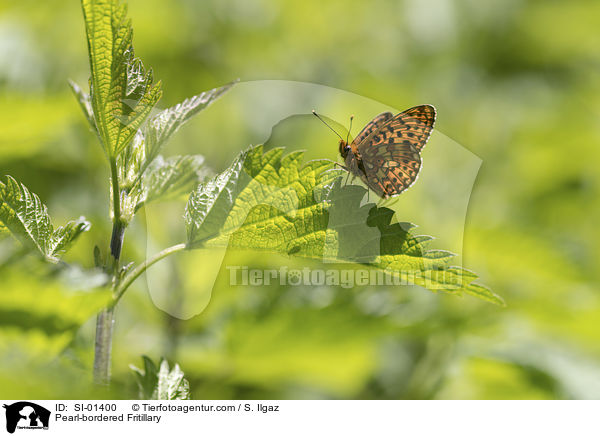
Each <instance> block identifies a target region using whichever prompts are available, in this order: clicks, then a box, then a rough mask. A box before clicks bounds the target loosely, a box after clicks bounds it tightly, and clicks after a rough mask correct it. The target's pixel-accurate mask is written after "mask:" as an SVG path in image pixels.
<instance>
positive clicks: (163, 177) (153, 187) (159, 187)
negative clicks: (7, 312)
mask: <svg viewBox="0 0 600 436" xmlns="http://www.w3.org/2000/svg"><path fill="white" fill-rule="evenodd" d="M203 164H204V157H202V156H200V155H193V156H173V157H170V158H168V159H166V160H165V159H163V158H162V157H161V156H158V157H157V158H156V159H154V162H152V164H151V165H150V167H149V168H148V169H147V170H146V172H145V173H144V180H143V191H144V194H143V196H142V199H141V202H140V203H138V206H137V208H138V209H139V208H140V207H141V206H143V205H144V204H147V203H150V202H153V201H158V200H166V199H170V198H175V197H177V196H180V195H182V194H184V193H189V192H190V191H191V190H192V189H194V187H195V186H196V185H197V184H198V182H200V181H202V180H203V179H204V178H205V177H206V176H207V175H208V171H207V170H206V169H205V168H203Z"/></svg>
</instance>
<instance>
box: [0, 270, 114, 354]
mask: <svg viewBox="0 0 600 436" xmlns="http://www.w3.org/2000/svg"><path fill="white" fill-rule="evenodd" d="M52 267H53V268H54V269H55V268H56V267H55V266H54V265H53V266H52ZM51 272H54V274H52V273H51V274H47V273H44V274H40V268H39V267H38V268H35V269H34V270H29V269H23V270H22V269H21V268H20V267H19V268H14V267H13V268H10V269H7V270H5V274H4V275H3V279H2V280H3V282H2V290H1V292H0V320H1V321H0V353H1V354H2V355H3V356H5V357H6V358H8V357H9V356H11V355H16V353H20V354H23V356H24V358H25V359H26V360H27V361H28V362H30V363H31V362H36V361H37V362H48V361H50V360H52V359H54V358H56V357H57V356H58V355H59V353H61V352H62V351H63V350H64V348H65V347H67V346H68V345H69V343H70V342H71V341H72V340H73V338H74V336H75V334H76V333H77V331H78V330H79V328H80V327H81V325H82V324H83V323H85V322H86V321H87V320H89V319H90V318H91V317H92V316H94V315H95V314H96V313H97V312H98V311H99V310H100V309H102V308H103V307H104V306H106V305H107V304H108V303H109V302H110V301H111V300H112V292H111V290H110V289H109V288H107V287H103V286H102V283H104V282H106V277H105V276H104V275H103V274H100V273H97V272H96V273H93V272H87V271H86V272H84V271H78V270H71V269H70V268H67V269H64V268H61V269H60V270H59V272H60V274H55V272H56V271H52V270H51ZM90 286H92V287H93V288H90ZM99 286H100V287H99ZM21 364H25V362H21Z"/></svg>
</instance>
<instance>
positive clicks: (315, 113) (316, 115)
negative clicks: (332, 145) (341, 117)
mask: <svg viewBox="0 0 600 436" xmlns="http://www.w3.org/2000/svg"><path fill="white" fill-rule="evenodd" d="M312 113H313V115H314V116H315V117H317V118H318V119H319V120H321V122H322V123H323V124H325V125H326V126H327V127H329V129H330V130H331V131H332V132H333V133H335V134H336V135H337V136H338V138H340V139H341V140H342V141H343V140H344V138H342V137H341V136H340V134H339V133H338V132H336V131H335V130H333V127H331V126H330V125H329V124H327V123H326V122H325V121H324V120H323V118H321V117H320V116H319V114H317V112H315V110H314V109H313V111H312Z"/></svg>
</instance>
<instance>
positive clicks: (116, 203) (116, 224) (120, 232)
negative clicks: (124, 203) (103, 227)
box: [94, 158, 126, 385]
mask: <svg viewBox="0 0 600 436" xmlns="http://www.w3.org/2000/svg"><path fill="white" fill-rule="evenodd" d="M110 173H111V177H110V179H111V183H112V193H113V198H112V200H113V229H112V235H111V238H110V254H111V256H112V265H111V272H112V275H113V281H112V289H113V294H114V292H115V290H116V289H117V287H118V286H119V259H120V257H121V250H122V249H123V237H124V235H125V227H126V225H125V223H123V222H121V201H120V195H121V193H120V190H119V178H118V172H117V162H116V159H115V158H111V159H110ZM114 322H115V305H114V304H110V305H109V306H107V307H105V308H104V309H103V310H102V311H101V312H100V313H99V314H98V316H97V318H96V342H95V346H94V382H95V383H98V384H101V385H108V384H109V383H110V362H111V351H112V337H113V327H114Z"/></svg>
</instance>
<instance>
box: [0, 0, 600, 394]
mask: <svg viewBox="0 0 600 436" xmlns="http://www.w3.org/2000/svg"><path fill="white" fill-rule="evenodd" d="M129 8H130V11H129V16H130V17H131V18H132V19H133V26H134V44H135V47H136V55H137V56H139V57H141V58H142V59H143V61H144V63H145V65H147V66H152V68H153V69H154V74H155V77H156V78H158V79H160V80H162V82H163V84H164V95H163V98H162V100H161V102H160V106H161V107H169V106H172V105H174V104H176V103H178V102H180V101H182V100H183V99H184V98H186V97H189V96H190V95H192V94H196V93H199V92H200V91H203V90H207V89H211V88H214V87H217V86H222V85H224V84H225V83H228V82H231V81H232V80H234V79H235V78H237V77H240V78H241V79H242V80H243V81H249V80H264V79H283V80H297V81H303V82H314V83H319V84H323V85H327V86H331V87H336V88H340V89H344V90H347V91H350V92H354V93H357V94H361V95H365V96H368V97H369V98H372V99H374V100H377V101H380V102H382V103H384V104H388V105H390V106H394V107H399V108H404V107H409V106H411V105H413V104H421V103H432V104H434V105H435V106H436V108H437V110H438V114H439V118H438V123H437V125H436V129H437V130H439V131H441V132H442V133H444V134H445V135H447V136H449V137H451V138H453V139H454V140H456V141H457V142H458V143H460V144H462V145H464V146H465V147H467V148H468V149H470V150H471V151H472V152H474V153H475V154H477V155H478V156H479V157H481V159H482V160H483V166H482V168H481V170H480V172H479V175H478V178H477V181H476V184H475V188H474V191H473V193H472V197H471V202H470V208H469V213H468V219H467V226H466V229H465V234H464V249H463V259H462V260H463V264H464V265H465V266H467V267H469V268H472V269H473V270H475V271H477V272H478V273H479V274H480V275H481V277H482V281H483V282H485V283H486V284H487V285H489V286H490V287H491V288H492V289H494V291H496V292H497V293H499V294H501V295H502V296H503V297H504V299H505V300H506V302H507V304H508V306H507V307H506V308H502V307H499V306H494V305H490V304H488V303H485V302H483V301H479V300H477V299H473V298H462V299H460V298H454V297H451V296H445V295H435V294H431V293H428V292H425V291H423V290H422V289H420V288H415V289H413V288H406V289H401V290H397V289H388V288H382V287H375V288H370V289H359V288H356V289H353V290H346V289H337V288H335V289H334V288H319V289H315V288H299V287H290V288H285V287H279V286H270V287H267V288H264V287H263V288H251V287H250V288H242V287H229V286H228V277H229V274H228V271H227V270H225V269H223V270H222V271H221V272H220V273H219V274H218V276H217V282H216V284H215V287H214V289H213V291H212V296H211V299H210V303H209V304H208V306H207V308H206V310H205V311H204V312H203V313H202V314H201V315H200V316H197V317H194V318H192V319H190V320H187V321H182V320H178V319H176V318H172V317H169V316H168V315H166V314H165V313H164V312H162V311H161V310H159V309H157V308H156V307H155V306H154V304H153V303H152V301H151V299H150V298H149V296H148V292H147V289H146V288H145V286H144V283H143V282H142V283H140V284H138V285H136V286H135V288H132V289H131V291H129V292H128V293H127V294H126V295H125V297H124V298H123V301H122V303H121V306H120V307H119V308H118V311H117V326H116V337H115V341H114V350H113V379H114V387H113V388H112V391H111V392H105V391H95V390H92V389H91V388H90V387H89V378H90V375H91V371H90V365H91V360H92V354H91V352H92V346H93V328H94V323H93V320H90V321H88V322H87V323H86V324H84V326H83V328H82V329H81V330H78V331H71V330H70V329H69V327H68V326H67V327H64V326H60V325H59V326H57V325H56V323H55V321H53V320H52V319H32V320H22V322H21V324H22V326H21V328H20V329H18V328H17V329H15V328H14V327H11V330H10V331H9V332H4V333H3V336H2V345H1V346H0V350H1V352H2V355H1V356H0V397H3V398H17V397H18V398H27V397H31V398H34V397H36V398H40V397H47V398H58V397H62V398H82V397H102V396H110V397H117V398H132V397H134V396H135V395H136V394H137V387H136V386H135V377H134V375H133V373H132V372H131V370H130V369H129V368H128V365H129V364H131V363H133V364H135V365H138V366H139V365H140V364H141V362H142V361H141V355H142V354H145V355H148V356H150V357H151V358H153V359H154V360H155V361H158V360H159V357H160V356H165V357H167V358H168V359H169V360H171V361H172V362H173V361H175V362H177V363H178V364H179V365H180V366H181V369H182V370H183V371H184V372H185V374H186V378H187V379H188V380H189V383H190V389H191V392H192V396H193V397H194V398H197V399H199V398H449V399H456V398H469V399H498V398H513V399H525V398H528V399H537V398H544V399H545V398H596V399H598V398H600V292H599V291H600V290H599V288H598V282H599V279H600V272H599V269H598V268H597V265H598V258H599V254H600V253H599V251H600V249H599V248H598V247H600V232H598V230H597V223H598V222H599V221H600V216H599V215H600V207H599V206H600V203H599V202H600V200H599V198H600V196H599V195H598V194H599V190H600V173H599V172H598V170H597V162H598V161H599V159H600V148H599V147H598V144H600V129H599V127H598V125H599V124H598V114H599V113H600V80H599V79H598V77H599V76H598V67H599V65H600V53H599V52H598V50H597V47H598V46H599V44H600V36H599V34H598V32H597V30H596V29H597V25H598V22H597V21H598V20H597V17H598V16H599V15H600V4H598V2H594V1H592V0H589V1H582V0H576V1H571V2H552V1H534V0H530V1H512V0H511V1H494V0H484V1H475V0H427V1H422V0H406V1H383V0H378V1H373V2H360V1H337V0H336V1H331V2H326V3H325V2H317V1H305V2H293V3H292V2H289V3H284V2H278V1H275V0H250V1H243V0H225V1H224V0H211V1H202V2H198V1H192V0H169V1H167V0H130V1H129ZM86 50H87V49H86V43H85V36H84V26H83V19H82V14H81V8H80V5H79V2H73V1H66V0H54V1H52V2H40V1H38V0H24V1H20V2H13V1H9V0H5V1H0V174H1V175H4V174H10V175H12V176H14V177H15V178H16V179H17V180H19V181H21V182H23V183H24V184H26V185H27V187H28V188H29V189H30V190H31V191H32V192H35V193H37V194H38V195H39V196H40V198H41V199H42V201H44V202H45V203H46V204H47V205H48V208H49V210H50V213H51V215H52V217H53V221H55V222H56V223H60V224H62V223H65V222H67V221H68V220H70V219H72V218H73V217H76V216H78V215H80V214H81V215H85V217H86V218H87V219H88V220H89V221H90V222H91V223H92V225H93V226H92V229H91V231H90V232H88V233H86V234H83V235H82V236H80V238H79V240H78V241H77V243H76V244H75V246H74V248H73V250H72V251H71V252H69V253H68V254H67V255H66V256H65V260H67V261H77V262H79V263H81V264H82V265H83V266H85V267H91V266H93V257H92V250H93V247H94V245H96V244H98V245H99V246H100V247H106V245H107V244H108V240H107V238H108V235H110V223H109V220H108V213H109V211H108V198H109V187H108V181H107V167H106V164H105V160H104V158H103V155H102V153H103V152H102V150H101V148H100V147H99V146H98V144H97V139H96V138H95V137H94V135H93V134H91V133H90V132H89V129H88V126H87V124H86V122H85V119H84V118H83V116H82V115H81V113H80V110H79V108H78V105H77V102H76V101H75V100H74V99H73V96H72V94H71V91H70V89H69V87H68V83H67V78H72V79H74V80H75V81H76V82H77V83H79V84H85V83H86V81H87V78H88V76H89V64H88V61H87V51H86ZM352 110H353V109H351V108H349V110H348V112H349V113H351V112H352ZM208 111H210V109H209V110H208ZM200 117H202V115H200ZM248 118H249V117H247V116H245V114H234V115H232V116H231V117H230V118H228V119H227V120H226V122H227V123H226V125H223V120H220V123H214V124H213V125H211V128H209V129H207V128H206V126H207V125H209V124H206V123H204V124H203V123H196V122H194V121H191V122H190V123H189V125H188V126H186V127H185V128H184V129H183V130H182V131H181V132H179V133H178V134H177V136H176V137H175V138H174V140H173V143H172V144H171V145H170V146H169V148H168V149H166V150H165V153H166V154H168V155H171V154H172V155H175V154H184V153H189V154H203V155H204V156H205V157H206V161H207V162H208V163H209V164H210V165H211V166H212V167H213V168H214V169H216V170H223V169H224V168H225V167H226V166H227V165H229V163H230V162H231V160H232V159H233V157H234V156H235V155H236V154H237V153H238V152H239V151H240V150H241V149H243V148H245V147H246V146H247V145H248V137H250V136H251V134H252V132H253V126H252V124H251V122H250V121H249V120H248ZM323 137H324V138H329V136H323ZM277 145H285V144H277ZM320 145H321V143H318V144H314V145H311V143H309V144H305V145H304V146H305V147H306V148H309V149H310V148H311V147H314V149H315V150H318V152H319V153H320V154H321V155H322V157H327V158H335V154H336V148H337V147H336V146H335V142H334V141H333V140H331V148H330V149H328V150H325V151H324V150H323V149H322V148H318V147H320ZM443 182H444V181H443V180H441V181H440V183H443ZM90 193H91V194H90ZM184 201H185V200H182V201H178V202H177V201H176V202H173V203H172V204H171V205H170V206H169V207H170V208H171V209H172V211H171V212H170V213H172V214H173V215H174V217H175V218H174V219H173V221H176V220H177V219H180V217H181V215H182V211H183V205H184ZM142 218H143V217H140V219H138V218H136V219H135V220H134V222H133V223H132V227H131V228H130V229H128V233H127V235H126V243H125V251H124V253H123V258H124V259H136V260H140V259H143V258H144V256H145V254H146V223H145V222H144V220H143V219H142ZM0 231H2V229H0ZM181 232H183V222H182V224H181ZM156 238H157V239H159V240H160V239H161V236H160V235H157V236H156ZM164 239H166V236H165V238H164ZM441 248H443V247H441ZM0 250H3V251H2V254H3V256H0V258H1V259H0V262H2V259H4V257H5V256H4V254H5V253H6V252H7V250H9V248H8V247H7V246H5V245H2V246H1V247H0ZM188 260H189V259H188ZM226 262H227V263H229V264H232V265H248V266H249V267H250V268H253V267H256V268H270V267H273V266H276V267H277V266H279V265H289V266H290V267H298V268H302V267H304V266H306V265H309V266H312V265H314V264H312V263H310V262H308V263H307V261H305V260H300V259H288V258H283V257H281V256H276V255H272V256H270V255H261V256H260V257H259V258H257V256H256V255H254V254H252V253H243V252H242V253H230V254H228V255H227V258H226ZM29 266H30V267H31V268H34V269H35V265H33V266H32V265H29ZM219 267H220V265H216V268H219ZM19 268H20V267H19ZM179 268H181V271H183V273H182V274H180V275H181V277H182V279H181V280H182V283H180V285H181V286H175V288H184V287H185V286H187V284H186V283H185V281H186V280H189V281H190V282H193V280H194V279H198V280H202V276H201V275H200V276H198V272H194V274H196V276H194V277H191V278H189V277H188V278H186V277H187V273H185V271H186V265H185V262H183V263H182V265H179ZM188 270H193V268H188ZM15 271H16V272H15ZM18 271H19V269H18V268H17V269H15V268H13V267H10V268H9V267H8V266H6V265H3V266H2V267H0V293H1V294H2V297H1V298H0V302H1V304H2V306H1V307H2V310H1V311H0V316H1V317H2V318H0V327H2V326H4V325H9V324H10V325H14V324H15V323H14V319H13V318H11V317H10V316H9V314H12V315H11V316H14V314H15V313H18V310H21V309H23V307H27V306H31V305H36V304H37V305H38V307H43V306H44V305H49V304H50V303H49V302H51V301H53V299H54V298H58V297H56V296H57V295H60V294H61V293H68V291H66V290H63V289H61V288H60V286H59V285H55V284H52V285H50V284H47V283H45V282H43V281H42V280H41V279H40V282H36V280H38V278H37V276H35V275H33V276H31V275H30V274H27V275H28V278H27V280H21V279H20V278H19V277H18V276H16V275H17V274H18ZM25 274H26V273H25V272H23V273H22V275H25ZM190 274H191V273H190ZM59 282H60V280H59V279H57V283H59ZM40 295H43V296H44V297H43V298H42V297H40ZM105 297H106V296H105V294H102V295H99V296H98V297H97V298H98V299H103V298H105ZM180 297H181V296H180ZM86 298H92V297H90V296H87V297H86V296H85V295H79V294H77V295H72V296H71V298H70V300H69V301H71V303H70V305H69V304H67V303H65V304H64V307H61V308H56V309H55V310H56V313H59V312H60V311H63V312H64V313H69V312H70V313H71V318H72V319H73V320H76V319H79V318H80V317H81V316H83V315H85V317H88V316H91V314H92V313H93V310H92V309H94V308H95V307H96V306H95V304H97V303H98V301H100V300H94V301H95V302H94V303H93V304H92V303H89V302H86V301H87V300H86ZM182 298H183V297H181V298H178V295H177V292H176V291H175V292H173V295H171V296H170V298H169V302H170V303H171V304H173V305H177V304H185V301H184V300H182ZM19 305H21V306H23V307H21V306H19ZM20 307H21V308H20ZM23 310H24V309H23ZM40 310H41V309H40ZM86 311H87V312H86ZM73 312H74V313H75V314H73ZM88 312H89V313H88ZM64 318H65V317H64V316H62V318H60V319H64ZM57 319H58V318H57ZM53 323H54V324H53ZM73 323H74V325H75V324H76V321H73ZM69 325H70V324H69ZM49 326H50V327H49ZM49 332H50V333H49ZM56 332H60V334H57V333H56ZM65 332H67V333H68V334H67V333H65ZM55 333H56V334H55ZM24 338H27V339H24ZM19 343H21V344H23V343H27V344H34V345H33V347H32V346H30V347H29V349H27V348H25V349H21V348H23V347H21V348H20V347H19V346H18V344H19ZM69 343H70V346H68V347H67V348H66V349H65V351H64V352H62V353H61V355H60V357H59V358H53V359H52V360H51V361H49V362H48V361H46V360H44V357H45V355H46V354H47V353H49V351H48V350H54V351H56V350H58V349H62V348H63V347H65V345H66V344H69ZM31 348H35V349H31Z"/></svg>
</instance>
